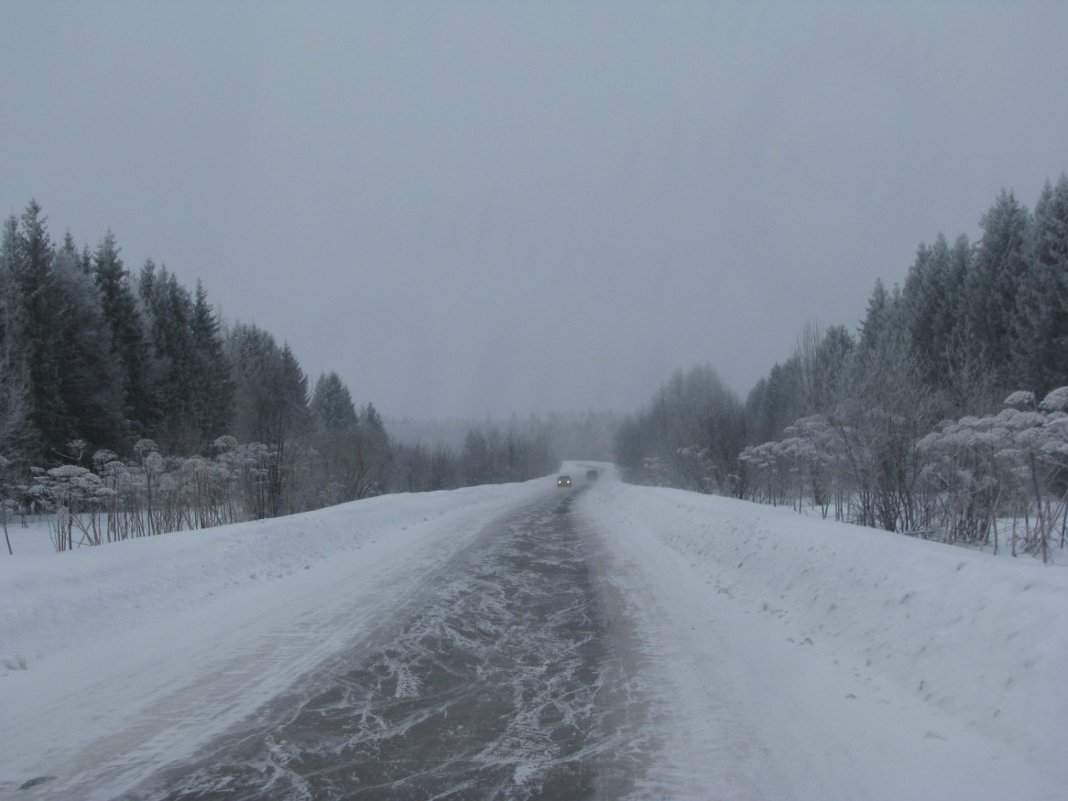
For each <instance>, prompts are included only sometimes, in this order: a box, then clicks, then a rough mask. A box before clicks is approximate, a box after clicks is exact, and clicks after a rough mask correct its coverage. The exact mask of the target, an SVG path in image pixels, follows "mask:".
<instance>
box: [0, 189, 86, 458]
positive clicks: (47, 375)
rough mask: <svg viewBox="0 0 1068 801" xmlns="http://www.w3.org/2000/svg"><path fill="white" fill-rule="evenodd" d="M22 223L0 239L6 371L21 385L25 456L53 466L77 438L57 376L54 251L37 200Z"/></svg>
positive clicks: (58, 315)
mask: <svg viewBox="0 0 1068 801" xmlns="http://www.w3.org/2000/svg"><path fill="white" fill-rule="evenodd" d="M20 223H21V224H19V223H16V222H15V221H14V220H11V221H9V222H8V225H7V227H6V228H5V232H4V241H3V248H4V256H3V262H4V266H5V269H7V270H8V271H9V280H10V282H11V290H12V299H13V302H12V305H11V308H10V312H11V314H10V318H9V320H8V326H9V328H8V336H10V337H12V345H11V347H10V348H9V369H10V370H11V371H12V373H13V374H15V375H21V376H22V377H23V381H24V386H25V404H26V416H25V419H26V423H27V427H26V429H27V430H26V432H25V435H24V441H25V443H26V448H27V454H26V455H27V456H28V457H29V458H30V460H31V461H37V462H56V461H59V460H61V459H62V457H63V454H64V452H65V449H66V445H67V443H68V442H70V441H71V440H72V439H75V438H76V437H77V431H76V429H75V421H74V419H73V418H72V417H71V415H70V412H69V410H68V409H67V407H66V405H65V404H64V400H63V386H62V377H61V372H60V371H61V360H60V350H61V347H62V343H61V342H60V340H59V338H58V332H59V330H60V328H61V324H60V323H61V319H62V315H63V311H64V309H63V303H62V299H61V297H60V291H59V286H58V283H57V280H56V275H55V270H54V262H55V250H54V249H53V247H52V242H51V239H50V237H49V235H48V229H47V227H46V225H45V218H44V217H43V216H42V214H41V207H40V206H39V205H38V204H37V202H36V201H30V203H29V205H27V207H26V211H25V212H24V213H23V215H22V218H21V221H20Z"/></svg>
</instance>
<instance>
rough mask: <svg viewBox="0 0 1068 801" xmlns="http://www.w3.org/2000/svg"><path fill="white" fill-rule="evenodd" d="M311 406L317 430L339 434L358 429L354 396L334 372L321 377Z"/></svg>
mask: <svg viewBox="0 0 1068 801" xmlns="http://www.w3.org/2000/svg"><path fill="white" fill-rule="evenodd" d="M309 406H310V409H311V414H312V419H313V423H314V426H315V428H316V429H317V430H320V431H326V432H337V431H346V430H351V429H354V428H355V427H356V406H355V405H354V404H353V402H352V395H351V394H350V393H349V388H348V387H347V386H345V383H344V382H343V381H342V380H341V378H340V377H339V376H338V374H337V373H335V372H334V371H333V370H331V371H330V372H329V373H323V374H322V375H320V376H319V380H318V381H316V382H315V390H314V391H313V392H312V398H311V403H310V404H309Z"/></svg>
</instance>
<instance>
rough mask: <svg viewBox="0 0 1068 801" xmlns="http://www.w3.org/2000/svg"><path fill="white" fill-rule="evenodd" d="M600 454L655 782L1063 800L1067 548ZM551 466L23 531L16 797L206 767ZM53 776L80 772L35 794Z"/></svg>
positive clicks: (3, 590)
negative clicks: (530, 477)
mask: <svg viewBox="0 0 1068 801" xmlns="http://www.w3.org/2000/svg"><path fill="white" fill-rule="evenodd" d="M598 467H599V469H600V470H601V473H602V476H601V478H600V479H599V480H598V481H596V482H594V483H593V485H592V486H591V487H589V488H588V489H586V491H585V492H583V493H582V495H581V497H580V499H579V500H578V502H577V504H576V510H577V514H578V515H579V518H580V521H581V523H582V526H581V528H582V529H583V530H586V531H588V532H589V533H590V536H591V538H592V540H593V541H594V542H595V543H596V545H597V546H598V547H597V548H596V552H597V553H599V554H601V556H602V557H603V563H602V564H601V566H600V572H601V573H602V574H603V576H604V577H605V580H606V581H607V582H608V583H609V584H610V585H611V589H612V590H613V592H611V593H610V595H611V596H612V597H613V598H616V599H618V601H617V607H618V608H613V609H610V610H609V613H610V614H613V615H617V614H618V615H620V616H621V620H622V625H623V627H624V628H625V630H626V631H627V637H626V638H625V639H626V641H627V642H628V643H630V648H631V649H632V651H633V652H632V653H630V654H628V655H627V659H628V660H630V663H631V664H632V667H633V671H634V675H635V677H636V681H635V684H634V686H635V687H636V688H638V689H640V691H641V693H642V694H643V697H642V699H641V700H642V701H644V702H648V703H646V704H645V707H646V709H647V710H648V711H647V712H645V720H646V725H647V726H650V727H652V729H653V730H654V735H655V736H654V737H653V738H652V740H653V741H655V742H656V743H657V746H656V752H655V753H651V754H649V759H648V766H649V767H648V772H647V773H646V774H645V775H644V776H642V777H640V778H639V780H638V784H637V787H636V788H635V793H634V795H635V796H636V797H648V798H692V799H708V798H725V799H888V800H889V799H895V801H896V800H897V799H906V798H907V799H976V800H979V801H982V799H995V798H996V799H1004V798H1021V799H1061V798H1064V797H1065V794H1066V788H1068V761H1065V760H1064V759H1063V757H1062V755H1061V750H1062V749H1063V743H1062V741H1061V738H1062V737H1063V733H1064V726H1065V723H1068V682H1066V678H1068V626H1065V622H1064V617H1065V614H1066V611H1068V572H1066V571H1065V570H1064V569H1063V568H1062V567H1059V566H1053V567H1049V566H1043V565H1041V564H1040V563H1038V562H1037V561H1035V560H1031V559H1020V560H1013V559H1011V558H1005V557H993V556H991V555H989V554H986V553H978V552H974V551H969V550H964V549H961V548H956V547H951V546H944V545H939V544H934V543H929V542H922V541H918V540H913V539H908V538H905V537H902V536H900V535H894V534H888V533H885V532H879V531H874V530H870V529H862V528H857V527H853V526H846V525H843V524H836V523H833V522H828V521H823V520H818V519H812V518H807V517H802V516H799V515H797V514H794V513H792V512H790V511H788V510H784V509H774V508H770V507H766V506H759V505H754V504H748V503H743V502H739V501H733V500H730V499H724V498H719V497H712V496H703V495H696V494H693V493H687V492H681V491H677V490H668V489H660V488H648V487H634V486H629V485H626V484H623V483H621V482H619V481H618V480H616V478H615V476H614V472H613V471H612V470H611V468H610V467H609V466H607V465H600V466H598ZM565 470H570V471H571V472H572V474H573V475H578V476H581V475H583V474H584V472H585V465H568V466H566V467H565ZM581 484H582V482H576V488H577V489H579V488H581ZM554 485H555V482H554V481H553V479H552V478H546V479H541V480H538V481H533V482H527V483H525V484H515V485H506V486H492V487H478V488H471V489H465V490H456V491H453V492H438V493H429V494H422V495H394V496H386V497H381V498H374V499H369V500H365V501H360V502H357V503H352V504H346V505H343V506H338V507H334V508H331V509H327V510H322V511H318V512H314V513H309V514H303V515H296V516H293V517H288V518H279V519H275V520H270V521H262V522H257V523H248V524H242V525H237V526H228V527H224V528H219V529H212V530H207V531H200V532H185V533H180V534H171V535H166V536H161V537H155V538H151V539H144V540H137V541H130V542H126V543H121V544H115V545H107V546H102V547H99V548H83V549H79V550H76V551H74V552H71V553H66V554H52V553H47V552H43V551H44V549H42V548H39V547H38V548H34V547H30V545H31V544H30V543H29V542H27V537H28V536H29V535H27V534H25V533H23V532H21V531H20V530H19V529H12V532H13V535H14V545H15V548H16V554H15V556H13V557H10V556H7V555H6V554H2V555H0V598H2V599H3V602H2V604H0V797H8V796H10V797H14V798H36V797H72V798H100V799H106V798H111V797H114V796H115V795H116V794H118V793H120V792H122V791H123V790H125V789H127V788H128V787H130V786H131V785H132V784H133V783H135V782H137V781H139V780H140V779H143V778H145V777H146V776H147V775H149V774H150V773H151V772H153V771H154V770H156V769H158V768H159V767H161V766H162V765H163V764H164V763H165V762H167V761H170V760H178V761H180V760H182V759H183V757H187V756H188V755H190V754H192V753H193V752H194V751H195V750H196V748H197V747H198V746H199V745H202V744H203V743H205V742H206V741H207V740H208V739H210V738H211V737H213V736H215V735H217V734H219V733H220V732H223V731H225V730H226V729H227V728H228V727H230V726H232V725H234V724H235V723H237V722H239V721H240V720H242V719H244V718H246V717H247V716H248V715H249V714H251V713H252V712H253V711H254V710H255V709H256V708H257V707H258V706H260V705H261V704H263V703H264V702H265V701H267V700H268V699H270V698H272V697H274V696H276V695H278V694H279V693H281V692H283V691H284V690H285V689H286V688H287V687H289V686H290V685H291V684H293V682H294V681H295V680H296V679H297V678H299V677H300V676H301V675H303V674H304V673H306V672H308V671H309V670H311V669H312V668H314V667H315V666H316V665H317V664H319V663H321V662H322V661H323V660H324V659H325V658H326V657H328V656H329V655H330V654H332V653H335V652H337V651H338V650H340V649H342V648H344V647H345V646H346V645H348V644H351V643H353V642H356V641H359V640H360V639H361V638H364V637H366V636H367V635H368V633H369V632H370V631H372V630H373V629H374V627H375V626H376V624H378V623H379V622H380V621H382V620H383V619H386V618H388V616H389V615H391V614H394V613H395V610H396V609H397V608H399V607H401V606H403V605H404V604H405V603H406V602H408V601H409V600H410V599H411V598H413V597H417V596H418V595H419V593H418V589H419V588H420V586H422V585H424V584H425V583H426V582H427V580H428V579H430V578H431V577H432V576H433V575H434V573H435V571H437V570H439V569H441V567H442V565H444V564H445V563H446V562H447V561H448V559H449V558H450V556H452V555H453V554H456V553H458V552H459V551H460V550H461V549H462V548H464V547H465V546H466V545H468V544H470V543H471V542H472V540H473V539H474V538H475V536H476V535H477V534H478V532H479V531H480V530H481V529H482V527H483V526H485V525H486V524H487V523H489V522H490V521H491V520H492V519H493V518H495V517H497V516H499V515H502V514H505V513H506V512H508V511H509V510H511V509H513V508H515V507H517V506H518V505H520V504H522V503H525V502H528V501H530V500H533V499H534V498H536V497H537V496H539V495H541V494H542V493H546V492H560V490H557V489H556V488H555V486H554ZM577 489H576V491H577ZM34 536H36V537H37V539H38V541H40V538H41V537H45V536H46V535H45V534H44V532H43V531H37V532H36V533H35V534H34ZM39 776H54V777H56V778H55V779H53V780H50V781H49V782H45V783H42V784H41V785H39V787H37V788H34V789H32V790H27V791H19V790H17V789H16V788H18V787H19V786H20V785H21V784H22V783H23V782H25V781H27V780H30V779H33V778H35V777H39ZM38 793H40V795H38ZM64 793H69V795H66V796H65V795H64Z"/></svg>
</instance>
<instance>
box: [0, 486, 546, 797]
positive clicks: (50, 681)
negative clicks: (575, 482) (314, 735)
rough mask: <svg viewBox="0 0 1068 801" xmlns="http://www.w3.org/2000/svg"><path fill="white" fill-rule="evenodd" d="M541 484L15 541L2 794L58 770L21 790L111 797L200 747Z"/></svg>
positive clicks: (6, 598) (4, 568)
mask: <svg viewBox="0 0 1068 801" xmlns="http://www.w3.org/2000/svg"><path fill="white" fill-rule="evenodd" d="M546 484H547V482H545V481H533V482H528V483H526V484H513V485H506V486H493V487H479V488H474V489H466V490H457V491H454V492H437V493H426V494H419V495H391V496H384V497H380V498H373V499H368V500H365V501H360V502H357V503H352V504H346V505H343V506H338V507H334V508H331V509H325V510H321V511H318V512H314V513H308V514H302V515H295V516H292V517H287V518H278V519H274V520H268V521H259V522H254V523H246V524H241V525H237V526H227V527H221V528H217V529H208V530H203V531H196V532H182V533H175V534H167V535H164V536H160V537H152V538H147V539H141V540H132V541H127V542H123V543H118V544H113V545H105V546H101V547H98V548H83V549H78V550H75V551H72V552H68V553H63V554H49V553H39V554H35V555H26V556H20V555H19V554H20V553H22V552H23V550H25V549H20V550H16V555H15V556H14V557H9V556H6V554H5V557H6V558H3V559H0V597H2V598H3V603H2V604H0V721H2V723H0V797H6V793H8V792H11V791H13V790H15V789H16V788H18V787H19V786H20V785H22V784H23V783H24V782H26V781H29V780H32V779H35V778H37V777H41V776H52V777H57V778H55V779H52V780H49V781H47V782H43V783H41V784H40V785H38V786H37V787H35V788H34V791H33V793H32V794H28V793H20V794H19V796H18V797H19V798H23V797H26V798H30V797H33V798H38V797H49V798H83V799H89V798H99V799H106V798H112V797H113V796H114V795H116V794H118V793H119V792H121V791H122V790H124V789H126V788H128V787H129V786H131V785H132V784H133V783H135V782H136V781H138V780H139V779H141V778H144V777H145V776H146V775H147V774H148V773H149V772H150V771H151V770H153V769H155V768H158V767H159V766H160V765H162V764H163V763H164V762H165V761H169V760H172V759H180V758H182V756H183V755H187V754H190V753H192V751H193V750H194V749H195V748H196V747H197V746H198V745H199V744H200V743H202V742H205V741H206V740H208V739H209V738H210V737H212V736H214V735H216V734H218V733H220V732H222V731H224V730H225V729H226V728H227V727H228V726H230V725H232V724H234V723H235V722H237V721H239V720H241V719H242V718H244V717H245V716H246V715H248V714H249V713H250V712H252V711H253V710H255V709H256V708H257V707H258V706H259V705H260V704H262V703H264V702H266V701H267V700H269V699H270V698H272V697H274V696H276V695H277V694H279V693H281V692H283V691H284V690H285V689H286V688H287V687H288V686H289V685H290V684H291V683H292V682H293V681H294V680H295V679H297V678H298V677H299V676H300V675H302V674H303V673H305V672H306V671H308V670H310V669H311V668H313V667H314V666H315V665H316V664H318V663H319V662H321V661H322V660H323V659H324V658H326V657H327V656H329V655H330V654H332V653H334V652H336V651H338V650H340V649H341V648H342V647H344V646H345V645H346V643H347V642H350V641H352V640H353V639H355V638H357V637H360V636H366V635H367V633H368V632H370V631H373V630H374V628H375V626H376V625H379V624H380V622H381V621H382V620H385V619H389V617H390V614H391V613H392V612H394V611H395V610H396V609H398V608H400V607H402V606H403V605H404V604H405V603H408V602H410V600H411V598H412V596H413V595H416V594H417V593H418V590H419V588H420V586H421V585H422V584H423V583H424V580H425V579H426V577H428V576H429V575H432V573H433V572H434V570H435V569H437V568H438V567H439V566H440V565H441V564H443V563H444V562H446V561H447V560H448V559H449V557H450V556H451V555H453V554H455V553H457V552H458V551H459V550H461V549H462V548H463V547H464V546H466V545H467V544H468V543H469V542H470V541H471V540H472V539H473V538H474V537H475V535H476V534H478V532H479V531H480V530H481V529H482V527H483V526H484V525H485V524H486V523H487V522H488V521H489V520H491V519H493V518H494V517H496V516H497V515H499V514H502V513H504V512H505V511H507V510H508V509H511V508H513V507H514V506H516V505H518V504H521V503H523V502H525V501H527V500H529V499H532V498H533V497H535V496H536V495H537V494H539V493H543V492H545V491H546ZM16 547H17V546H16ZM68 780H69V781H74V780H77V781H78V782H79V784H75V785H68V784H66V783H65V782H68Z"/></svg>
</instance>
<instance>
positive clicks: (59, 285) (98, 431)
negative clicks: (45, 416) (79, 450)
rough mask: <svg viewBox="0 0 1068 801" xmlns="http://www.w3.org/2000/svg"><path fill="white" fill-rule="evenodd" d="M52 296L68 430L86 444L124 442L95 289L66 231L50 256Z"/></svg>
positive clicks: (96, 446)
mask: <svg viewBox="0 0 1068 801" xmlns="http://www.w3.org/2000/svg"><path fill="white" fill-rule="evenodd" d="M53 271H54V274H55V285H56V298H57V303H58V304H59V305H60V308H61V309H62V314H61V315H60V317H59V319H58V320H57V329H56V331H55V336H56V339H57V340H58V341H59V342H60V343H61V347H60V348H59V349H58V351H57V361H58V364H59V376H60V388H61V393H62V396H63V402H64V406H65V407H66V409H67V411H68V413H69V414H70V416H71V418H72V421H73V422H72V425H73V430H74V432H75V434H76V435H77V437H78V438H79V439H83V440H85V441H86V442H87V444H88V446H89V447H90V448H91V449H92V450H96V449H99V448H109V449H114V450H120V449H122V448H123V446H124V445H125V444H126V430H125V421H124V418H123V414H122V395H121V390H120V386H119V382H118V381H117V375H118V370H117V367H116V361H115V358H114V356H113V352H112V347H111V332H110V330H109V328H108V326H107V323H106V322H105V320H104V317H103V313H102V309H101V304H100V295H99V293H98V290H97V286H96V284H95V283H94V281H93V278H92V276H91V275H90V274H88V273H86V272H85V269H84V265H83V262H82V257H81V254H80V253H79V252H78V249H77V247H75V245H74V241H73V239H72V238H71V237H70V235H69V234H68V235H67V237H66V238H65V240H64V244H63V247H62V248H61V249H60V250H59V252H58V253H57V254H56V256H55V261H54V268H53Z"/></svg>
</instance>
